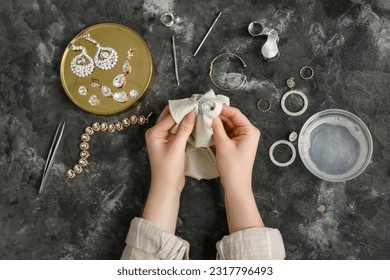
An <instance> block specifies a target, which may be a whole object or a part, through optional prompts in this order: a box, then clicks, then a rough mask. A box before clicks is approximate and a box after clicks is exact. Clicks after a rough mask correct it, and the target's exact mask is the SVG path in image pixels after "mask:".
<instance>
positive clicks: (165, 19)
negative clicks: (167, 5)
mask: <svg viewBox="0 0 390 280" xmlns="http://www.w3.org/2000/svg"><path fill="white" fill-rule="evenodd" d="M160 21H161V23H162V24H164V25H165V26H172V24H174V23H175V21H176V18H175V16H174V15H173V14H172V13H170V12H166V13H164V14H162V15H161V17H160Z"/></svg>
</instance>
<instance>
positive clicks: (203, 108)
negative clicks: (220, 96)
mask: <svg viewBox="0 0 390 280" xmlns="http://www.w3.org/2000/svg"><path fill="white" fill-rule="evenodd" d="M212 109H214V108H213V104H212V103H211V102H210V101H209V100H207V99H203V100H202V101H200V102H199V104H198V111H199V113H201V114H206V113H208V112H210V111H211V110H212Z"/></svg>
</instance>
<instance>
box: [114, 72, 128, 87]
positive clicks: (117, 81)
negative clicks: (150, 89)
mask: <svg viewBox="0 0 390 280" xmlns="http://www.w3.org/2000/svg"><path fill="white" fill-rule="evenodd" d="M125 81H126V80H125V75H123V74H119V75H118V76H116V77H115V78H114V80H113V81H112V84H113V85H114V87H116V88H121V87H123V86H124V85H125Z"/></svg>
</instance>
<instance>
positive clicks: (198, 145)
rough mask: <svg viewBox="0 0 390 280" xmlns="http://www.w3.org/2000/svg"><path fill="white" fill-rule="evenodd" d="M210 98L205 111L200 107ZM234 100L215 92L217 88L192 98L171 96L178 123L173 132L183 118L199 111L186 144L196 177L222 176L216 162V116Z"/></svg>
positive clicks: (188, 166)
mask: <svg viewBox="0 0 390 280" xmlns="http://www.w3.org/2000/svg"><path fill="white" fill-rule="evenodd" d="M202 102H206V103H207V105H209V106H210V109H209V110H206V111H205V112H202V111H201V112H200V111H199V104H200V103H202ZM224 104H225V105H228V106H229V104H230V101H229V98H228V97H227V96H224V95H215V93H214V91H213V90H209V91H208V92H207V93H205V94H203V95H202V94H194V95H192V96H191V97H190V98H185V99H178V100H169V111H170V112H171V115H172V117H173V119H174V120H175V122H176V125H175V126H174V127H173V128H172V129H171V133H176V132H177V130H178V128H179V125H180V122H181V121H182V120H183V118H184V117H185V116H186V115H187V114H188V113H190V112H195V115H196V123H195V127H194V130H193V131H192V134H191V135H190V137H189V138H188V142H187V146H186V175H187V176H189V177H193V178H195V179H198V180H200V179H213V178H216V177H219V174H218V170H217V166H216V162H215V145H214V137H213V129H212V127H211V125H212V123H213V119H214V118H215V117H217V116H219V114H220V113H221V111H222V105H224Z"/></svg>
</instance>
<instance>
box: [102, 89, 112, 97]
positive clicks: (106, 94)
mask: <svg viewBox="0 0 390 280" xmlns="http://www.w3.org/2000/svg"><path fill="white" fill-rule="evenodd" d="M102 94H103V95H104V96H105V97H110V96H111V95H112V91H111V89H110V88H109V87H108V86H102Z"/></svg>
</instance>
